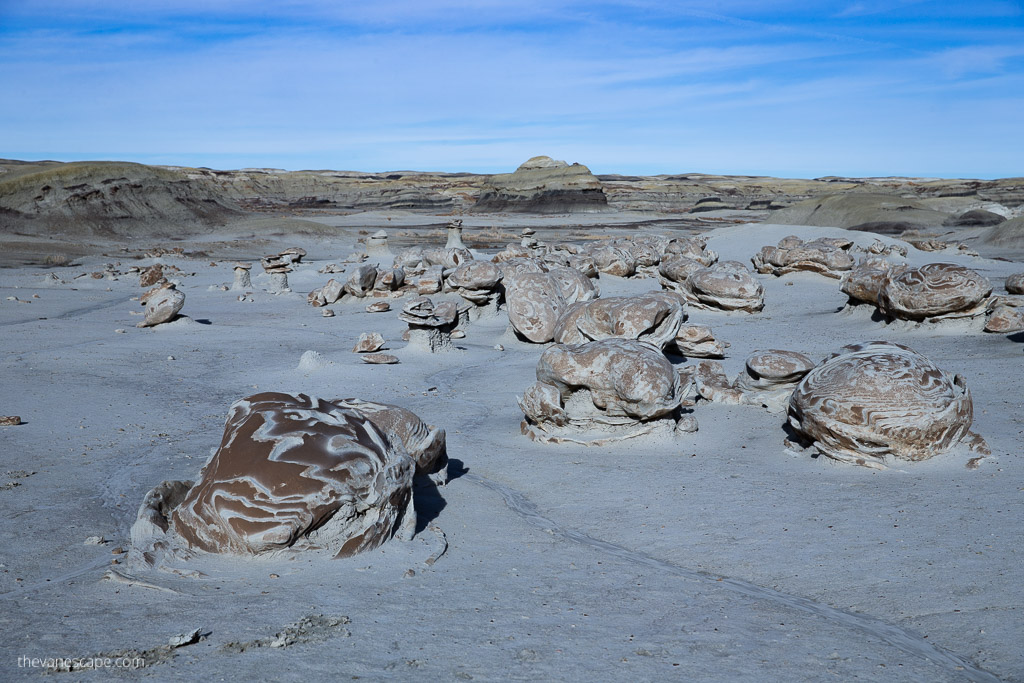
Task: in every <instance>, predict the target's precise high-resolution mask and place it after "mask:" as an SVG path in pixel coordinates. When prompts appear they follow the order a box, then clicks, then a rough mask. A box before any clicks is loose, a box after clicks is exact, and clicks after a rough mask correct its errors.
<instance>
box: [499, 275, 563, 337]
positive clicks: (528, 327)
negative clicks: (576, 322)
mask: <svg viewBox="0 0 1024 683" xmlns="http://www.w3.org/2000/svg"><path fill="white" fill-rule="evenodd" d="M505 301H506V304H507V307H508V321H509V323H510V324H511V325H512V328H513V329H514V330H515V331H516V332H517V333H518V334H520V335H521V336H523V337H524V338H526V339H527V340H528V341H531V342H534V343H537V344H543V343H544V342H549V341H551V340H552V339H553V338H554V334H555V326H556V325H557V324H558V318H559V316H560V315H561V313H562V310H563V309H564V308H565V307H566V305H567V302H566V300H565V297H563V296H562V293H561V289H560V287H559V285H558V282H557V280H555V278H553V277H552V276H551V275H550V274H549V273H529V272H526V273H519V274H515V275H512V276H511V277H509V276H507V275H506V277H505Z"/></svg>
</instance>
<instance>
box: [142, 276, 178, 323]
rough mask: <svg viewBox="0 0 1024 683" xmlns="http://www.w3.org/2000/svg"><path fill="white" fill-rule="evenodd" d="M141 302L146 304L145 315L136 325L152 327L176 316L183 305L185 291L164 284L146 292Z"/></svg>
mask: <svg viewBox="0 0 1024 683" xmlns="http://www.w3.org/2000/svg"><path fill="white" fill-rule="evenodd" d="M141 302H142V303H143V304H144V305H145V306H146V317H145V318H144V319H143V321H142V322H141V323H139V324H138V325H136V327H153V326H154V325H159V324H161V323H166V322H169V321H171V320H174V318H176V317H177V315H178V313H179V312H180V311H181V308H182V306H184V305H185V293H184V292H182V291H179V290H178V289H176V288H175V286H174V285H173V284H166V285H163V286H162V287H158V288H156V289H153V290H150V291H149V292H146V294H144V295H143V296H142V298H141Z"/></svg>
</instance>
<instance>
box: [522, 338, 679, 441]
mask: <svg viewBox="0 0 1024 683" xmlns="http://www.w3.org/2000/svg"><path fill="white" fill-rule="evenodd" d="M684 396H685V390H684V387H683V386H682V381H681V379H680V376H679V374H678V373H677V372H676V370H675V368H674V367H673V366H672V364H671V363H669V362H668V360H667V359H666V358H665V356H664V355H663V354H662V353H661V350H660V349H659V348H658V347H656V346H654V345H653V344H649V343H647V342H642V341H636V340H631V339H604V340H601V341H593V342H588V343H586V344H577V345H572V346H566V345H556V346H552V347H551V348H549V349H547V350H546V351H545V352H544V353H543V354H542V355H541V357H540V360H539V361H538V363H537V382H536V383H535V384H533V385H532V386H531V387H529V388H528V389H527V390H526V391H525V392H524V395H523V398H522V399H520V401H519V406H520V408H521V409H522V410H523V413H524V414H525V416H526V419H525V420H524V422H523V425H522V429H523V433H524V434H526V435H528V436H530V437H531V438H532V439H535V440H539V441H543V442H550V441H556V442H557V441H562V440H565V441H575V442H577V443H584V444H587V445H594V444H599V443H605V442H607V441H609V440H615V439H617V438H618V439H621V438H630V437H633V436H638V435H640V434H645V433H649V432H651V431H653V430H654V429H655V428H656V427H658V426H664V425H665V424H667V425H668V426H669V427H670V428H671V427H674V425H675V416H674V413H675V412H676V410H677V409H678V408H679V406H680V405H681V404H682V402H683V399H684ZM595 430H596V431H605V432H610V434H608V435H607V436H605V437H603V438H588V437H586V436H578V435H581V434H585V433H588V432H593V431H595ZM574 435H577V436H578V438H574Z"/></svg>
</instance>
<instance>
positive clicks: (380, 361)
mask: <svg viewBox="0 0 1024 683" xmlns="http://www.w3.org/2000/svg"><path fill="white" fill-rule="evenodd" d="M362 358H363V362H364V363H369V364H370V365H394V364H395V363H397V362H398V358H397V357H396V356H392V355H391V354H390V353H367V354H365V355H364V356H362Z"/></svg>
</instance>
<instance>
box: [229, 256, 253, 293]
mask: <svg viewBox="0 0 1024 683" xmlns="http://www.w3.org/2000/svg"><path fill="white" fill-rule="evenodd" d="M232 269H233V270H234V272H235V280H234V282H232V283H231V289H233V290H238V291H246V290H250V289H252V278H251V277H250V275H249V271H251V270H252V264H251V263H244V262H242V261H238V262H236V263H235V264H234V265H233V266H232Z"/></svg>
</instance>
